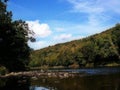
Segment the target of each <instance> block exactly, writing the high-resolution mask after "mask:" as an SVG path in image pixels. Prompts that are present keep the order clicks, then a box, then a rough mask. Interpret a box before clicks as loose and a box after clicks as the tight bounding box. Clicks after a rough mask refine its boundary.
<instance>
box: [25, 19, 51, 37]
mask: <svg viewBox="0 0 120 90" xmlns="http://www.w3.org/2000/svg"><path fill="white" fill-rule="evenodd" d="M26 22H27V23H28V26H29V29H30V30H33V32H34V33H35V36H36V37H41V38H45V37H47V36H49V35H50V34H51V33H52V31H51V30H50V27H49V25H48V24H46V23H40V22H39V20H35V21H26Z"/></svg>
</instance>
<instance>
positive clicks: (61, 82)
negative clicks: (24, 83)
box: [31, 74, 120, 90]
mask: <svg viewBox="0 0 120 90" xmlns="http://www.w3.org/2000/svg"><path fill="white" fill-rule="evenodd" d="M31 85H32V86H31V87H32V88H33V89H31V90H120V74H114V75H95V76H85V77H74V78H62V79H61V78H39V79H38V80H33V81H32V82H31ZM43 87H44V88H43Z"/></svg>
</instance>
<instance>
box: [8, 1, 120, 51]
mask: <svg viewBox="0 0 120 90" xmlns="http://www.w3.org/2000/svg"><path fill="white" fill-rule="evenodd" d="M8 10H11V11H12V12H13V19H14V20H19V19H22V20H24V21H26V23H28V25H29V29H30V30H32V31H34V33H35V34H34V37H35V38H36V42H34V43H32V42H30V41H29V42H28V44H29V46H30V47H31V48H33V49H35V50H37V49H41V48H44V47H47V46H52V45H55V44H57V43H64V42H68V41H71V40H76V39H81V38H84V37H87V36H90V35H93V34H96V33H100V32H102V31H104V30H106V29H109V28H111V27H113V26H115V24H116V23H119V22H120V0H9V2H8Z"/></svg>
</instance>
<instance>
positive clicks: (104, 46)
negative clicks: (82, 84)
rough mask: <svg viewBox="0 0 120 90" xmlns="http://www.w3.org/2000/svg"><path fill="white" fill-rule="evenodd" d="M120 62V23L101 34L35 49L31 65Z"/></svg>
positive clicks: (76, 64)
mask: <svg viewBox="0 0 120 90" xmlns="http://www.w3.org/2000/svg"><path fill="white" fill-rule="evenodd" d="M119 64H120V24H116V26H115V27H113V28H110V29H109V30H106V31H104V32H102V33H100V34H95V35H93V36H89V37H87V38H84V39H80V40H75V41H71V42H67V43H63V44H57V45H55V46H49V47H47V48H44V49H41V50H36V51H33V52H32V54H31V61H30V64H29V65H30V66H32V67H39V66H43V65H46V66H65V67H96V66H116V65H119Z"/></svg>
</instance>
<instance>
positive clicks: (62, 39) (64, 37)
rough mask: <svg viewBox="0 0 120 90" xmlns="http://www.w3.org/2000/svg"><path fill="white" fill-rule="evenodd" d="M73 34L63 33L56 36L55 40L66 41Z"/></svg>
mask: <svg viewBox="0 0 120 90" xmlns="http://www.w3.org/2000/svg"><path fill="white" fill-rule="evenodd" d="M71 37H72V34H61V35H58V36H55V37H54V40H59V41H65V40H69V39H71Z"/></svg>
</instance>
